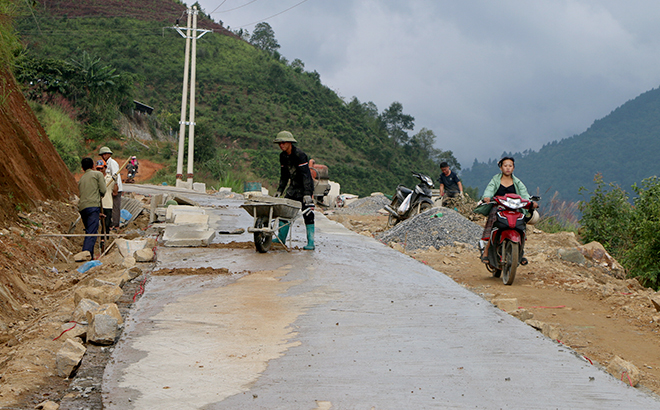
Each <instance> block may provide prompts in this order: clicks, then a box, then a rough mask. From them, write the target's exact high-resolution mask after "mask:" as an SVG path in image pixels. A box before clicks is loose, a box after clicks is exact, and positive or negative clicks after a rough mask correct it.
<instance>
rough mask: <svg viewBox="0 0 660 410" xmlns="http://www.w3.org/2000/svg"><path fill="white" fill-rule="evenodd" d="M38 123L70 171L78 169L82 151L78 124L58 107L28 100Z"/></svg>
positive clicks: (81, 139)
mask: <svg viewBox="0 0 660 410" xmlns="http://www.w3.org/2000/svg"><path fill="white" fill-rule="evenodd" d="M30 107H31V108H32V111H34V113H35V115H36V116H37V119H38V120H39V123H41V126H42V127H44V130H46V135H48V139H50V141H51V142H52V143H53V146H54V147H55V150H56V151H57V153H58V154H59V155H60V158H62V160H63V161H64V163H65V164H66V166H67V167H68V168H69V170H70V171H72V172H76V171H78V170H79V169H80V155H82V151H83V138H82V132H81V127H80V125H79V124H78V123H77V122H76V121H74V120H72V119H71V118H70V117H69V116H68V115H66V113H64V112H63V111H62V110H61V109H59V108H58V107H52V106H48V105H43V104H39V103H37V102H33V101H31V102H30Z"/></svg>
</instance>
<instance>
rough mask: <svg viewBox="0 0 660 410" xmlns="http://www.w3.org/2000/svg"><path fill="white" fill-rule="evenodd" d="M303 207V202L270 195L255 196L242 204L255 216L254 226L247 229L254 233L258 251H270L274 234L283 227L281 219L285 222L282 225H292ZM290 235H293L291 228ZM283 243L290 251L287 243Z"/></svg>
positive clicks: (242, 206)
mask: <svg viewBox="0 0 660 410" xmlns="http://www.w3.org/2000/svg"><path fill="white" fill-rule="evenodd" d="M301 207H302V204H301V203H300V202H298V201H294V200H291V199H286V198H272V197H268V196H264V197H258V198H254V199H252V200H248V201H247V202H245V203H244V204H243V205H241V208H243V209H245V210H246V211H247V213H249V214H250V215H251V216H252V217H253V218H254V222H253V224H252V226H251V227H249V228H248V229H247V231H248V232H250V233H252V234H254V246H255V247H256V248H257V251H259V252H261V253H266V252H268V250H269V249H270V245H271V244H272V240H273V235H276V234H277V232H278V231H279V229H280V228H281V226H280V221H282V222H284V224H283V225H282V227H283V226H286V225H292V224H293V222H294V221H295V220H296V217H297V216H298V213H299V212H300V208H301ZM288 236H289V237H290V236H291V230H289V235H288ZM285 242H286V240H285ZM283 245H284V247H285V248H286V250H287V251H288V250H289V248H287V247H286V244H283Z"/></svg>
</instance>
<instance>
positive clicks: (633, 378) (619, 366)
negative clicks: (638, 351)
mask: <svg viewBox="0 0 660 410" xmlns="http://www.w3.org/2000/svg"><path fill="white" fill-rule="evenodd" d="M607 371H608V372H609V373H610V374H611V375H612V376H614V377H616V378H617V379H619V380H621V381H623V382H624V383H626V384H630V385H631V386H633V387H634V386H637V383H639V380H640V376H641V374H640V372H639V369H638V368H637V366H635V365H634V364H632V363H630V362H627V361H625V360H623V359H622V358H620V357H619V356H614V359H612V361H611V362H610V364H609V366H607Z"/></svg>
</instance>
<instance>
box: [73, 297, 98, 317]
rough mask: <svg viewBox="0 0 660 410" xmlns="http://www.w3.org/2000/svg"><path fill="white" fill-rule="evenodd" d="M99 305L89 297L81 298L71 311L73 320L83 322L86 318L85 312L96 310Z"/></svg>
mask: <svg viewBox="0 0 660 410" xmlns="http://www.w3.org/2000/svg"><path fill="white" fill-rule="evenodd" d="M100 306H101V305H100V304H98V303H97V302H95V301H93V300H91V299H86V298H85V299H81V300H80V301H79V302H78V304H77V305H76V309H75V310H74V311H73V318H72V319H73V321H74V322H84V321H86V320H87V312H89V311H93V310H96V309H98V308H99V307H100Z"/></svg>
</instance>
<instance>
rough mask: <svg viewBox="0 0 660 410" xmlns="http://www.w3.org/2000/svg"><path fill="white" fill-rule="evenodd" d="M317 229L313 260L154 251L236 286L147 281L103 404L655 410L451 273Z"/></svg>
mask: <svg viewBox="0 0 660 410" xmlns="http://www.w3.org/2000/svg"><path fill="white" fill-rule="evenodd" d="M132 189H140V188H139V187H133V188H132ZM145 192H146V191H145ZM190 196H191V197H192V195H190ZM200 197H202V196H201V195H200V196H196V197H194V198H193V199H195V200H199V199H203V204H204V205H207V206H213V205H228V207H227V208H224V207H222V208H217V207H216V208H212V209H209V211H210V212H211V213H212V214H214V215H215V217H214V218H213V220H214V221H215V223H216V224H217V225H218V226H221V225H223V224H224V226H223V227H224V228H227V227H229V225H233V226H239V227H244V228H247V226H249V224H250V221H251V219H250V218H249V217H248V216H247V214H242V212H243V211H241V210H237V209H236V208H235V206H236V202H231V201H229V202H227V201H225V202H222V201H217V200H215V199H214V198H213V197H211V196H204V198H200ZM200 202H202V201H200ZM316 220H317V228H316V229H317V249H316V251H313V252H307V251H302V250H295V251H292V252H291V253H287V252H286V251H284V250H271V251H270V252H269V253H267V254H259V253H256V252H255V251H254V249H211V248H196V249H190V248H186V249H180V248H179V249H171V248H170V249H168V248H159V249H158V264H157V268H190V267H212V268H217V269H220V268H227V269H229V271H230V272H231V274H229V275H227V274H225V275H222V274H218V275H198V276H182V275H178V276H155V275H154V276H151V277H150V279H149V282H148V283H147V286H146V291H145V294H144V296H143V297H142V298H141V299H140V300H139V301H138V302H137V303H136V305H135V308H134V309H133V311H132V314H131V316H130V318H129V319H128V320H127V324H126V329H125V331H124V335H123V336H122V338H121V340H120V342H119V343H118V345H117V347H116V348H115V351H114V353H113V355H114V356H113V361H112V364H111V365H109V366H108V367H107V369H106V373H105V376H104V383H103V389H104V406H105V407H106V408H108V409H310V410H311V409H319V410H321V409H323V410H325V409H367V410H368V409H446V408H458V409H464V408H476V409H500V408H503V409H610V408H611V409H622V408H625V409H651V408H660V401H658V400H657V398H655V397H651V396H649V395H647V394H645V393H643V392H641V391H640V390H638V389H634V388H631V387H629V386H626V385H625V384H623V383H621V382H620V381H618V380H616V379H615V378H613V377H611V376H610V375H608V374H606V373H605V372H603V371H602V370H599V369H598V368H596V367H594V366H592V365H590V364H589V363H588V362H586V361H585V360H583V359H582V358H580V357H578V356H576V355H575V354H574V353H573V352H572V351H571V350H570V349H568V348H566V347H565V346H563V345H561V344H558V343H557V342H555V341H552V340H549V339H547V338H546V337H544V336H542V335H541V334H540V333H539V332H538V331H536V330H534V329H532V328H531V327H529V326H527V325H525V324H523V323H522V322H520V321H518V320H517V319H515V318H513V317H511V316H509V315H508V314H506V313H504V312H502V311H500V310H499V309H497V308H495V307H493V306H492V305H491V304H490V303H488V302H486V301H484V300H483V299H481V298H480V297H479V296H477V295H475V294H473V293H471V292H470V291H467V290H465V289H464V288H462V287H461V286H459V285H457V284H456V283H455V282H453V281H452V280H451V279H449V278H447V277H446V276H445V275H443V274H442V273H439V272H437V271H435V270H433V269H431V268H429V267H428V266H426V265H424V264H422V263H420V262H417V261H415V260H413V259H411V258H409V257H407V256H405V255H403V254H401V253H399V252H396V251H394V250H392V249H390V248H388V247H387V246H385V245H383V244H381V243H379V242H378V241H376V240H374V239H372V238H367V237H364V236H360V235H357V234H355V233H352V232H350V231H348V230H347V229H345V228H344V227H343V226H341V225H339V224H336V223H334V222H332V221H329V220H327V219H326V218H324V217H322V216H320V215H318V214H317V219H316ZM294 232H295V238H294V239H295V240H296V241H297V242H296V243H294V245H297V246H302V245H303V244H304V238H303V233H304V229H303V227H302V226H295V227H294ZM239 238H240V239H239V240H240V241H250V240H251V235H247V234H245V235H242V236H240V237H239ZM217 240H218V241H224V242H229V241H232V240H234V241H236V240H237V238H236V237H231V238H230V237H222V236H220V237H218V238H217ZM484 274H486V272H485V271H484ZM502 286H503V285H502Z"/></svg>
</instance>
